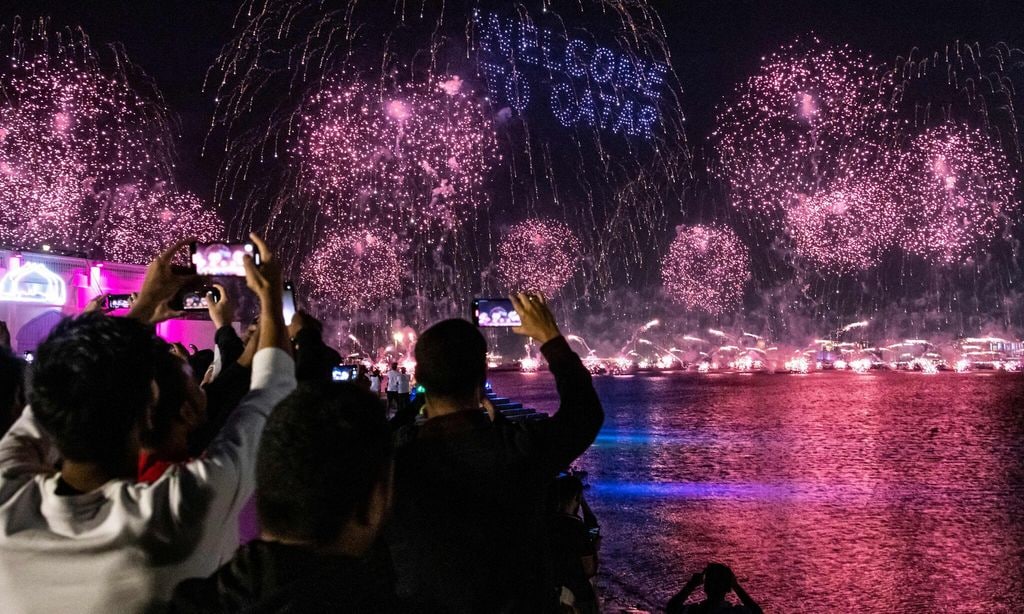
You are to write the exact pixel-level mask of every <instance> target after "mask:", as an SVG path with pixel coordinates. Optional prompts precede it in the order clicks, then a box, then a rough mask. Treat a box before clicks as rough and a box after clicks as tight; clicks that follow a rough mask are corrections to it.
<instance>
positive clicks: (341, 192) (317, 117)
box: [294, 77, 498, 233]
mask: <svg viewBox="0 0 1024 614" xmlns="http://www.w3.org/2000/svg"><path fill="white" fill-rule="evenodd" d="M301 126H302V127H301V129H300V132H299V137H298V140H297V142H296V145H295V148H294V154H295V156H296V158H297V159H298V164H299V166H300V167H301V168H302V171H303V172H302V183H303V186H304V188H305V189H306V190H307V191H308V192H309V193H310V194H311V195H312V196H313V197H314V198H315V199H317V200H318V202H320V203H321V207H322V210H323V211H324V213H326V214H327V216H328V217H330V218H333V219H342V220H345V221H347V222H350V223H353V222H354V223H374V224H376V225H384V226H387V227H389V228H391V229H392V230H394V231H395V232H400V233H402V232H407V231H408V230H409V227H419V228H420V229H421V230H429V229H430V228H431V227H433V226H440V227H441V228H443V229H448V230H451V229H453V228H456V227H457V226H458V225H459V224H460V223H461V222H463V221H465V220H467V219H469V218H471V217H472V216H473V215H474V214H475V212H476V210H477V209H478V208H479V207H481V205H482V204H483V203H484V202H485V201H486V193H485V191H484V184H485V180H486V176H487V172H488V170H489V169H490V168H491V166H492V165H493V163H494V162H495V161H496V160H497V158H498V155H497V143H496V140H495V135H494V130H493V128H492V126H491V123H490V120H489V118H488V117H487V116H486V115H485V113H484V111H483V108H482V106H481V105H480V104H479V103H478V102H477V101H476V100H475V99H474V97H473V96H472V93H471V92H469V91H467V89H466V88H464V87H463V84H462V80H461V79H460V78H459V77H451V78H444V79H441V80H440V81H438V82H435V83H430V84H427V85H405V86H402V87H398V88H396V89H395V90H393V91H389V92H382V91H380V89H379V88H376V87H373V86H372V85H370V84H369V83H366V82H365V81H361V80H351V81H349V82H347V83H344V84H342V83H338V84H332V85H329V86H327V87H325V88H324V89H322V90H320V91H319V92H317V93H316V94H315V95H314V96H313V97H312V100H311V101H310V103H309V104H308V105H307V107H306V109H305V110H304V111H303V113H302V119H301Z"/></svg>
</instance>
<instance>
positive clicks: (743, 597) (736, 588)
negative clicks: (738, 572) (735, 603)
mask: <svg viewBox="0 0 1024 614" xmlns="http://www.w3.org/2000/svg"><path fill="white" fill-rule="evenodd" d="M732 592H734V593H736V596H737V597H739V598H740V603H742V604H743V605H744V606H745V607H746V608H747V609H748V610H750V614H762V610H761V606H759V605H757V602H755V601H754V600H753V599H751V598H750V595H748V594H747V591H745V590H743V587H742V586H740V583H739V581H738V580H737V579H736V576H733V580H732Z"/></svg>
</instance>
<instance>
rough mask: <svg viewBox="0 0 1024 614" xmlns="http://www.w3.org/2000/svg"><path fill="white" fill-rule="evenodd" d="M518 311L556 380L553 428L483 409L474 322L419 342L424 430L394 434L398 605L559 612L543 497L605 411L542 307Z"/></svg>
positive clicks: (481, 361) (481, 353)
mask: <svg viewBox="0 0 1024 614" xmlns="http://www.w3.org/2000/svg"><path fill="white" fill-rule="evenodd" d="M513 301H514V304H515V305H516V311H517V312H518V313H519V314H520V316H521V318H522V326H521V327H519V328H517V329H515V331H516V332H517V333H519V334H521V335H527V336H530V337H532V338H534V339H536V340H537V341H538V342H539V343H541V344H542V345H541V352H542V353H543V354H544V356H545V357H546V358H547V361H548V365H549V366H550V369H551V373H552V374H553V375H554V377H555V384H556V386H557V388H558V394H559V397H560V401H561V402H560V405H559V409H558V412H557V413H555V414H554V416H552V417H551V418H550V419H548V420H539V421H532V422H523V423H512V422H511V421H509V420H506V419H504V418H503V417H501V415H500V414H496V413H494V412H493V411H492V412H485V411H484V410H482V409H481V405H482V403H483V402H484V398H485V397H484V394H483V388H484V384H485V381H486V378H487V358H486V355H487V341H486V340H485V339H484V337H483V335H482V334H480V331H479V330H477V328H476V327H475V326H473V325H472V324H470V323H469V322H467V321H465V320H445V321H443V322H439V323H437V324H435V325H434V326H432V327H430V328H429V329H427V330H426V331H425V332H424V333H423V334H422V335H421V336H420V338H419V340H418V341H417V343H416V350H415V353H416V362H417V364H416V380H417V382H418V383H419V384H420V385H422V386H423V387H424V388H425V389H426V392H425V393H424V395H425V398H426V401H425V406H424V413H425V415H426V417H427V420H426V422H424V423H423V424H422V425H420V426H417V425H409V426H406V427H404V428H403V429H401V430H400V431H399V432H398V434H397V444H398V447H397V448H396V452H395V510H394V515H393V518H392V522H391V524H390V525H389V527H388V529H387V530H386V537H387V541H388V545H389V547H390V549H391V558H392V561H393V562H394V565H395V573H396V575H397V580H398V588H397V590H398V596H399V598H400V599H402V600H403V601H408V602H411V604H410V605H412V606H414V607H416V608H418V609H420V610H424V611H431V612H530V613H533V612H551V611H554V610H555V609H556V608H557V607H558V594H557V592H556V591H555V586H554V583H553V580H552V578H551V575H552V574H551V572H550V565H549V564H548V563H549V561H548V554H547V549H546V542H547V535H546V533H547V524H546V522H545V519H546V514H545V495H546V489H547V486H548V484H549V483H550V482H551V480H552V479H554V477H555V476H556V475H557V474H558V472H559V471H561V470H563V469H565V468H566V467H567V466H568V465H569V463H571V462H572V461H573V460H574V459H575V458H576V457H578V456H579V455H580V454H582V453H583V452H584V451H585V450H586V449H587V448H588V447H589V446H590V444H591V443H592V442H593V441H594V438H595V437H596V436H597V432H598V431H599V430H600V428H601V423H602V422H603V420H604V413H603V411H602V409H601V402H600V401H599V400H598V398H597V393H596V392H595V391H594V386H593V383H592V381H591V378H590V373H589V372H588V371H587V370H586V368H584V366H583V363H582V362H580V359H579V357H578V356H577V355H576V354H574V353H573V351H572V350H571V349H570V348H569V344H568V343H567V342H566V340H565V338H564V337H562V335H561V333H560V332H559V330H558V326H557V325H556V324H555V319H554V316H553V315H552V314H551V311H550V310H549V309H548V308H547V305H546V304H545V302H544V300H543V298H542V297H539V296H528V295H525V294H523V295H519V296H517V297H513ZM491 409H492V410H493V408H491ZM492 416H493V417H492Z"/></svg>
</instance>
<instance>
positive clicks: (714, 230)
mask: <svg viewBox="0 0 1024 614" xmlns="http://www.w3.org/2000/svg"><path fill="white" fill-rule="evenodd" d="M534 8H537V10H533V9H534ZM47 26H48V24H47V23H46V22H45V21H40V22H36V23H35V24H34V26H33V28H30V29H31V33H27V32H23V31H22V29H23V27H22V25H21V24H20V22H17V21H16V22H15V23H14V25H13V27H12V28H11V29H10V32H9V33H8V32H6V31H5V32H4V34H5V35H6V34H10V36H9V37H6V36H5V38H6V39H7V40H9V42H8V43H6V44H5V45H4V47H3V50H4V52H5V55H6V56H7V57H8V58H9V62H5V64H4V66H3V67H0V244H3V245H5V246H12V247H16V248H23V249H32V248H35V247H38V246H40V245H41V244H43V243H47V244H50V245H53V246H56V247H58V248H62V249H65V250H69V251H79V252H82V253H85V254H88V255H89V256H95V257H105V258H107V259H110V260H118V261H127V262H137V263H141V262H145V261H146V260H147V259H149V258H150V257H151V256H152V255H153V254H154V253H156V251H157V250H158V248H159V246H160V245H162V244H164V243H166V242H169V241H170V240H172V239H175V238H178V237H183V236H196V237H198V238H200V239H210V240H213V239H217V238H222V239H225V238H229V237H239V236H244V234H245V233H247V232H249V231H252V230H255V231H257V232H260V233H262V234H263V235H265V236H266V237H267V238H268V240H269V241H270V242H271V243H272V244H274V245H275V247H278V248H279V251H280V253H281V254H282V261H283V262H284V264H285V266H286V268H287V269H288V274H289V276H290V277H292V278H293V279H296V280H297V283H299V284H300V286H302V285H305V286H308V289H309V296H311V297H312V298H313V299H315V301H316V302H317V306H318V307H319V308H321V309H323V310H324V311H326V312H330V313H334V314H342V315H344V316H348V315H353V314H357V313H359V314H361V315H360V316H359V317H361V318H363V319H364V320H365V321H366V322H371V324H368V326H372V325H377V324H379V323H382V322H384V321H386V320H392V319H395V318H401V319H402V320H403V322H406V323H408V324H409V325H410V326H412V327H417V326H420V325H422V324H426V323H428V322H427V321H428V320H432V319H434V318H436V317H439V316H440V317H444V316H450V315H455V314H462V313H464V311H465V309H464V305H462V304H461V303H460V301H461V300H462V298H464V297H468V296H473V295H477V296H480V295H484V296H486V295H488V294H489V293H491V292H499V293H503V292H505V291H517V290H534V291H541V292H544V293H545V294H549V295H556V296H557V299H558V303H559V308H560V309H564V310H565V313H567V314H579V315H578V317H579V318H580V322H581V323H584V325H585V323H587V322H588V320H587V318H592V319H591V320H589V322H591V323H593V322H602V321H604V322H607V321H609V320H617V319H618V316H620V315H623V314H629V316H628V317H629V318H633V319H632V320H630V321H629V322H628V323H624V324H623V326H627V325H635V324H637V323H638V322H641V321H647V320H650V319H651V318H652V317H658V318H665V322H666V328H671V327H672V326H674V325H675V323H676V322H678V321H679V320H685V319H688V318H693V319H695V320H700V319H706V317H705V316H706V315H711V316H714V317H717V318H719V319H721V320H727V319H734V318H735V319H739V318H746V320H745V321H746V323H747V324H751V326H750V328H751V329H754V330H756V331H757V333H759V334H763V335H764V336H766V337H767V336H770V335H778V334H779V333H782V334H788V333H793V332H794V331H797V333H798V335H797V336H799V334H802V333H803V332H806V330H807V328H808V326H807V323H808V322H819V321H821V322H826V323H827V324H828V325H829V326H832V325H833V324H836V325H838V323H839V322H843V321H849V319H848V318H856V319H858V320H860V319H863V318H871V319H873V320H875V321H878V320H882V319H883V317H881V316H882V315H883V314H887V315H889V316H892V317H891V319H892V320H893V327H894V328H902V329H905V330H907V331H910V330H913V331H915V332H914V334H917V333H916V331H917V330H919V329H921V328H922V327H925V328H931V329H940V328H942V329H944V330H945V329H952V328H954V327H955V328H957V329H958V330H959V329H963V331H974V332H973V333H965V334H977V333H978V329H979V328H980V327H981V326H982V324H983V323H985V322H986V320H985V319H986V318H998V319H1000V320H1001V321H1002V322H1004V323H1005V324H1006V325H1005V326H1004V327H1003V328H1004V329H1009V328H1010V322H1011V321H1014V322H1018V323H1021V324H1024V321H1022V320H1021V316H1020V315H1019V314H1020V313H1024V312H1022V311H1021V310H1020V309H1019V308H1018V307H1019V304H1020V303H1021V302H1022V301H1024V293H1022V292H1021V291H1019V290H1017V288H1018V287H1019V285H1020V284H1019V283H1017V281H1018V280H1019V278H1020V272H1021V270H1022V266H1021V262H1020V255H1019V254H1020V250H1019V240H1020V232H1021V227H1020V225H1019V224H1017V223H1016V218H1017V217H1018V216H1019V213H1020V207H1019V201H1020V198H1021V195H1022V192H1021V183H1020V177H1019V172H1020V170H1021V168H1022V161H1024V155H1022V149H1021V147H1020V140H1019V127H1018V120H1019V117H1018V114H1017V111H1016V107H1015V103H1017V102H1019V99H1020V93H1019V92H1021V91H1024V88H1022V87H1021V75H1024V71H1022V69H1021V67H1022V66H1024V60H1022V58H1024V53H1021V52H1020V51H1019V50H1016V49H1012V48H1010V47H1008V46H1006V45H1002V44H999V45H995V46H993V47H990V48H982V47H981V46H980V45H977V44H964V43H960V42H957V43H954V44H950V45H948V46H946V47H945V48H942V49H937V50H933V51H929V52H922V51H919V50H917V49H916V48H915V49H913V50H911V51H910V52H909V53H908V54H907V55H901V56H899V57H897V58H895V61H887V60H885V59H876V58H874V57H872V56H870V55H868V54H867V53H864V52H861V51H860V50H857V49H855V48H853V47H851V46H848V45H843V44H832V43H826V42H822V41H821V40H819V39H817V38H814V37H811V36H807V37H802V38H800V39H797V40H796V42H794V43H792V44H788V45H785V46H783V47H781V48H780V49H778V50H776V51H775V52H774V53H768V54H766V55H765V56H764V57H762V59H761V63H760V65H759V67H758V68H757V69H756V71H755V72H754V73H753V74H751V75H749V76H748V77H747V78H744V79H741V80H740V81H739V83H737V84H736V85H735V87H734V88H733V89H732V91H731V93H730V94H728V95H726V97H725V99H724V100H723V101H722V103H721V105H720V106H719V107H718V109H717V111H716V113H715V114H714V116H713V118H711V117H709V118H708V119H709V120H710V123H712V124H713V126H702V127H694V128H693V130H694V132H693V133H692V134H690V136H691V137H692V136H697V137H699V138H701V139H703V138H704V137H705V136H708V137H710V138H709V140H708V145H709V146H708V148H707V149H706V150H702V149H701V148H700V147H699V146H698V147H694V148H691V147H690V146H689V145H688V144H687V133H686V131H685V130H683V123H682V122H683V113H682V108H681V94H682V91H683V90H682V87H681V84H680V83H679V81H678V79H677V77H676V75H675V72H674V69H673V67H672V64H671V62H670V54H669V53H668V46H667V43H666V28H665V27H664V25H663V24H662V23H661V22H660V18H659V17H658V14H657V12H656V11H654V10H653V8H652V7H651V6H649V5H648V2H647V1H645V0H637V1H631V2H621V1H618V0H580V1H578V2H572V3H563V5H560V6H559V7H558V12H556V11H555V9H554V7H553V6H552V5H550V3H547V2H544V3H541V5H540V6H539V7H535V6H533V5H531V6H520V5H516V6H515V7H510V6H508V5H507V3H491V2H453V3H420V4H418V5H416V6H415V8H414V7H413V5H408V4H407V3H395V4H393V5H388V6H387V7H384V8H382V7H381V6H380V4H379V3H377V2H370V1H369V0H345V1H344V2H340V3H333V4H332V3H324V2H322V1H321V0H243V1H242V3H241V7H240V10H239V13H238V16H237V20H236V22H235V25H234V26H233V27H234V31H233V38H232V40H231V41H230V42H229V43H228V44H227V45H225V47H224V48H223V52H222V53H221V55H220V56H219V57H218V59H217V60H216V62H215V65H214V66H213V67H212V69H211V70H210V71H209V72H208V73H207V76H208V81H207V91H208V92H209V96H210V98H211V99H212V101H213V102H212V104H213V105H214V107H213V115H212V117H211V118H210V123H209V130H208V132H207V134H206V137H207V139H206V140H205V141H204V150H203V153H204V155H208V156H209V159H210V165H211V166H213V165H219V168H218V175H217V178H216V184H215V185H214V186H203V185H193V184H192V183H191V182H193V181H196V182H200V183H201V178H202V173H197V174H196V175H197V176H198V177H199V179H196V178H195V177H193V176H188V177H181V176H175V173H176V172H177V169H175V168H174V166H175V165H174V164H173V162H174V160H175V158H174V151H173V150H174V140H175V131H176V128H178V126H177V124H175V123H174V122H173V121H171V117H172V116H171V115H170V113H169V111H168V110H167V109H166V108H165V107H164V102H163V100H162V98H161V96H160V94H159V92H158V91H157V90H156V88H155V85H154V83H152V82H151V81H150V80H149V79H148V77H146V75H144V74H143V73H142V72H141V70H139V69H138V68H137V67H135V66H134V65H132V64H131V63H130V62H128V61H127V58H125V57H124V53H123V52H122V51H119V50H118V47H117V46H116V45H115V46H114V47H112V48H111V51H110V53H109V57H107V55H108V54H107V53H106V52H103V53H98V52H97V51H95V50H94V49H93V48H92V46H91V43H90V41H89V39H88V38H87V37H86V36H85V35H84V34H83V33H81V32H80V31H76V30H66V31H62V32H61V34H60V35H59V36H58V35H56V34H53V33H50V32H48V31H47ZM709 131H710V134H708V132H709ZM185 142H188V141H187V140H186V141H185ZM691 151H700V152H701V153H700V155H698V157H697V158H695V159H696V160H700V161H702V162H706V163H707V168H706V171H707V172H704V170H705V169H700V168H696V169H695V168H692V167H691V164H692V163H693V160H694V159H691V157H690V156H691ZM705 154H706V155H705ZM183 179H186V180H187V181H188V182H190V183H189V185H187V186H183V185H180V183H179V182H180V181H182V180H183ZM210 187H212V188H213V193H212V194H211V195H210V196H211V198H209V199H207V198H201V197H199V196H196V195H195V194H200V195H206V194H207V191H206V189H207V188H210ZM189 190H191V191H189ZM214 203H215V204H216V206H217V207H218V208H220V209H221V210H224V211H225V212H226V215H228V216H230V221H229V222H228V223H227V224H225V223H222V222H221V220H220V219H219V218H218V216H217V215H216V214H215V213H214V211H215V209H214V208H213V204H214ZM675 224H682V225H680V226H678V227H676V236H675V238H674V241H673V242H672V243H671V245H670V247H669V249H668V252H667V253H663V252H660V251H659V250H658V249H656V248H655V246H658V245H665V244H666V242H667V241H666V239H667V235H668V234H669V233H670V232H671V229H672V228H673V226H674V225H675ZM225 226H227V227H225ZM740 237H743V238H742V240H741V238H740ZM656 260H658V261H660V269H659V268H658V267H655V266H653V264H654V262H655V261H656ZM655 271H658V272H660V281H661V282H662V283H661V287H662V289H663V290H664V296H667V297H669V298H670V299H671V300H670V301H659V300H657V299H654V297H658V296H660V295H658V294H656V293H657V289H656V287H657V285H658V284H657V281H658V274H657V273H655ZM492 273H493V274H492ZM748 290H751V291H750V292H748ZM460 297H462V298H460ZM652 299H654V300H652ZM671 303H676V304H681V305H683V306H684V307H685V308H686V310H679V309H678V308H677V307H673V306H672V304H671ZM968 305H970V307H968ZM671 309H676V311H674V312H673V311H669V310H671ZM680 311H685V312H684V313H682V314H680V315H678V319H675V318H672V316H671V314H679V312H680ZM609 314H614V316H612V315H609ZM667 314H668V317H666V315H667ZM371 316H372V317H371ZM353 317H356V316H355V315H353ZM573 317H576V316H575V315H574V316H573ZM373 318H377V319H376V320H374V319H373ZM602 318H603V320H602ZM670 318H672V319H670ZM622 320H623V322H625V321H626V318H622ZM728 324H730V322H726V321H722V322H719V323H717V324H716V325H718V326H723V327H724V326H726V325H728ZM357 325H358V323H357ZM755 326H757V327H759V328H754V327H755ZM585 332H587V333H589V332H590V331H589V330H585ZM364 333H365V334H371V331H360V333H359V334H360V335H363V334H364ZM626 335H627V333H623V337H625V336H626ZM620 342H621V338H620V339H617V342H616V343H615V344H614V345H615V347H618V343H620ZM672 345H673V344H672V343H665V344H664V348H663V351H661V353H660V355H658V356H649V357H648V359H649V360H650V361H652V363H654V364H656V363H657V362H658V361H659V360H661V361H662V362H668V363H672V362H674V361H673V360H671V359H669V358H666V356H668V357H671V356H674V355H675V354H674V350H672V349H671V347H672ZM595 346H596V344H595ZM748 358H749V359H750V361H751V364H752V363H753V361H754V360H755V359H754V358H752V357H748ZM933 358H934V357H931V358H929V360H932V359H933ZM859 359H860V358H859V357H854V356H845V357H844V358H843V361H842V364H843V368H840V369H839V370H843V371H850V370H856V367H855V366H854V365H855V362H854V361H856V360H859ZM736 360H739V359H736ZM758 360H760V358H758ZM733 362H735V360H734V361H733ZM814 362H816V361H814V360H812V364H813V363H814ZM856 364H860V365H861V366H863V363H856ZM922 364H923V363H922ZM872 365H874V363H872ZM918 366H921V365H918ZM871 368H872V369H873V368H874V366H872V367H871ZM922 368H924V367H923V366H922ZM861 370H865V369H861Z"/></svg>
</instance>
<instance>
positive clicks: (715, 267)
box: [661, 225, 750, 315]
mask: <svg viewBox="0 0 1024 614" xmlns="http://www.w3.org/2000/svg"><path fill="white" fill-rule="evenodd" d="M749 276H750V257H749V256H748V255H747V248H746V247H745V246H744V245H743V243H742V242H741V241H740V238H739V237H738V236H736V233H734V232H733V231H731V230H729V229H727V228H722V227H718V226H704V225H700V226H680V227H679V228H678V229H677V230H676V238H675V240H674V241H673V242H672V245H671V246H670V247H669V250H668V254H666V255H665V259H664V260H663V261H662V264H661V279H662V283H663V284H664V288H665V292H666V293H667V294H668V295H669V296H670V297H672V298H673V299H674V300H676V301H678V302H679V303H681V304H682V305H684V306H685V307H686V308H687V309H692V310H697V311H703V312H706V313H709V314H711V315H719V314H722V313H725V312H726V311H729V310H730V309H734V308H736V307H737V306H738V305H739V303H740V301H741V300H742V298H743V289H744V286H745V284H746V282H747V279H748V277H749Z"/></svg>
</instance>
